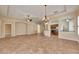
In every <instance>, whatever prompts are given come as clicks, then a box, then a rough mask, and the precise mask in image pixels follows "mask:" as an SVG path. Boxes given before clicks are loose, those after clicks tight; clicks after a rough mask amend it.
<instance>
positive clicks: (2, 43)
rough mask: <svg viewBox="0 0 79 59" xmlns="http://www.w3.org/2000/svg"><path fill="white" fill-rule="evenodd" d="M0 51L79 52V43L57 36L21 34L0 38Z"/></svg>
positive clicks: (13, 52) (32, 52)
mask: <svg viewBox="0 0 79 59" xmlns="http://www.w3.org/2000/svg"><path fill="white" fill-rule="evenodd" d="M0 53H8V54H9V53H10V54H15V53H17V54H19V53H20V54H24V53H25V54H26V53H29V54H30V53H31V54H41V53H43V54H44V53H45V54H48V53H49V54H50V53H55V54H57V53H58V54H59V53H79V43H78V42H75V41H70V40H65V39H59V38H57V36H52V37H50V38H49V37H45V36H43V35H23V36H16V37H13V38H4V39H0Z"/></svg>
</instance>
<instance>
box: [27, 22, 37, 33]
mask: <svg viewBox="0 0 79 59" xmlns="http://www.w3.org/2000/svg"><path fill="white" fill-rule="evenodd" d="M26 30H27V34H36V33H37V24H35V23H33V22H28V23H27V29H26Z"/></svg>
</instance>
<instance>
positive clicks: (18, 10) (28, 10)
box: [0, 5, 78, 22]
mask: <svg viewBox="0 0 79 59" xmlns="http://www.w3.org/2000/svg"><path fill="white" fill-rule="evenodd" d="M8 7H9V8H8ZM77 8H78V6H77V5H67V6H66V9H67V12H72V11H74V10H76V9H77ZM63 10H64V5H47V10H46V12H47V15H48V16H49V15H53V14H55V11H57V12H61V11H63ZM0 15H1V16H8V17H15V18H18V19H25V17H26V16H27V15H30V16H31V17H33V18H34V21H36V22H38V21H40V20H41V18H43V17H44V15H45V7H44V5H9V6H7V5H0Z"/></svg>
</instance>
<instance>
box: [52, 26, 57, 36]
mask: <svg viewBox="0 0 79 59" xmlns="http://www.w3.org/2000/svg"><path fill="white" fill-rule="evenodd" d="M51 35H56V36H58V24H53V25H51Z"/></svg>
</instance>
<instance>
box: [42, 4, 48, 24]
mask: <svg viewBox="0 0 79 59" xmlns="http://www.w3.org/2000/svg"><path fill="white" fill-rule="evenodd" d="M44 6H45V16H44V20H43V22H44V23H47V22H48V18H47V14H46V7H47V5H44Z"/></svg>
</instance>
